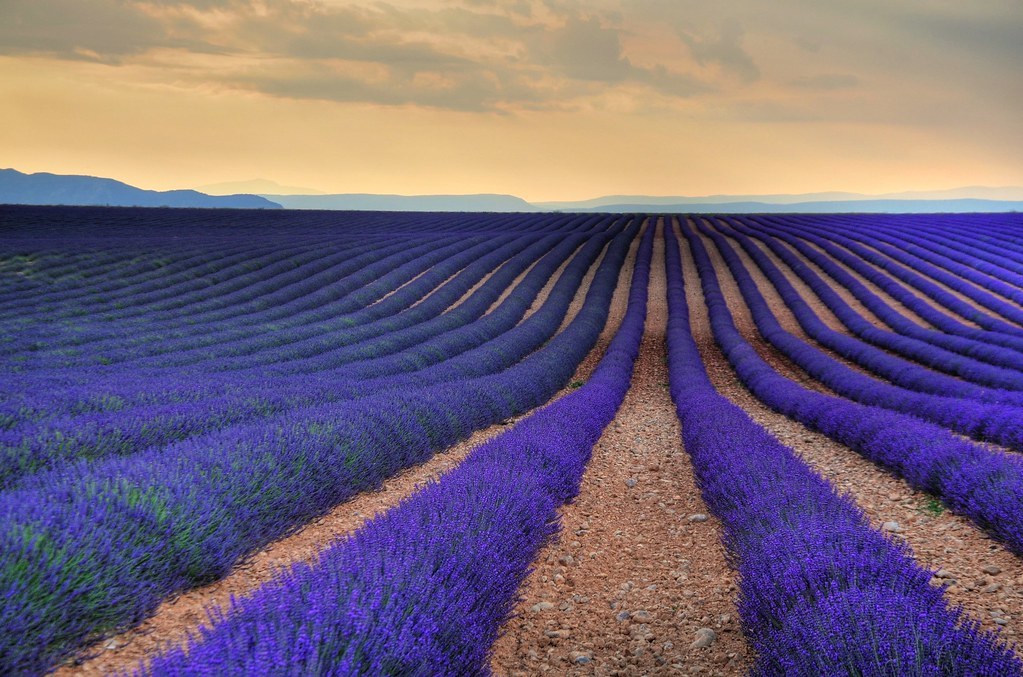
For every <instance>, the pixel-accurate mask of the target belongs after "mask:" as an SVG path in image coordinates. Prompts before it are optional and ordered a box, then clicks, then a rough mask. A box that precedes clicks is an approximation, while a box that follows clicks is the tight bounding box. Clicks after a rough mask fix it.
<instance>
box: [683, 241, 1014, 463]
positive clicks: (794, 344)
mask: <svg viewBox="0 0 1023 677" xmlns="http://www.w3.org/2000/svg"><path fill="white" fill-rule="evenodd" d="M714 235H715V236H716V237H718V238H720V236H719V235H717V234H714ZM694 237H695V236H694ZM715 244H716V245H717V247H718V249H719V251H720V252H721V254H722V256H723V257H724V259H725V263H726V265H727V266H728V268H729V270H731V272H732V275H733V277H735V280H736V283H737V284H738V286H739V290H740V292H741V293H742V296H743V298H744V299H745V301H746V304H747V306H748V307H749V309H750V312H751V314H752V315H753V321H754V323H755V324H756V325H757V329H758V331H759V332H760V334H761V336H763V337H764V339H765V340H767V341H768V343H770V344H771V345H772V346H774V347H775V348H777V349H778V350H779V351H780V352H782V353H783V354H784V355H785V356H786V357H787V358H789V359H790V360H792V362H793V363H794V364H796V365H797V366H799V368H801V369H803V370H804V371H806V372H807V373H808V374H810V375H811V376H812V377H813V378H815V379H816V380H818V381H819V382H821V383H823V384H824V385H826V386H827V387H828V388H830V389H831V390H833V391H834V392H835V393H837V394H839V395H841V396H843V397H847V398H850V399H852V400H855V401H857V402H860V403H863V404H867V405H871V406H877V407H884V408H886V409H891V410H892V411H897V412H902V413H905V414H910V415H912V416H914V417H917V418H919V419H924V420H927V421H931V422H933V423H937V424H938V425H942V426H945V427H948V428H950V429H952V430H955V431H958V432H960V433H962V434H964V435H969V436H970V437H973V438H975V439H978V440H984V441H991V442H996V443H998V444H1001V445H1003V446H1005V447H1009V448H1011V449H1016V450H1023V410H1021V409H1020V408H1019V407H1017V406H1013V405H1005V404H992V403H987V402H979V401H976V400H969V399H960V398H956V397H943V396H939V395H931V394H927V393H924V392H919V391H916V390H909V389H906V388H902V387H899V386H895V385H892V384H890V383H886V382H884V381H880V380H878V379H875V378H872V377H870V376H866V375H864V374H861V373H860V372H858V371H856V370H854V369H852V368H851V367H848V366H846V365H845V364H843V363H841V362H840V361H839V360H836V359H835V358H833V357H830V356H829V355H826V354H825V353H823V352H822V351H821V350H819V349H818V348H816V347H814V346H812V345H810V344H809V343H807V342H806V341H803V340H802V339H799V338H797V337H795V336H793V335H792V334H790V333H789V332H787V331H785V329H784V328H783V327H782V326H781V324H780V323H779V322H778V320H777V318H776V317H775V316H774V313H773V312H772V311H771V308H770V306H769V305H768V304H767V302H766V301H765V300H764V298H763V296H762V295H761V293H760V291H759V289H758V288H757V286H756V283H755V282H754V281H753V278H752V277H750V274H749V271H747V270H746V269H745V268H744V267H743V264H742V261H741V260H740V259H739V258H738V257H737V256H736V254H735V252H734V250H732V249H731V247H730V246H729V245H728V243H727V242H725V241H724V240H723V238H721V239H717V240H716V241H715ZM874 357H875V359H874V361H873V362H872V363H871V368H872V369H877V368H879V367H878V364H879V363H883V362H882V361H883V360H886V359H890V360H895V359H896V358H890V357H888V356H887V355H884V354H882V355H877V354H876V353H875V356H874ZM1010 395H1011V393H1008V394H1007V397H1008V396H1010Z"/></svg>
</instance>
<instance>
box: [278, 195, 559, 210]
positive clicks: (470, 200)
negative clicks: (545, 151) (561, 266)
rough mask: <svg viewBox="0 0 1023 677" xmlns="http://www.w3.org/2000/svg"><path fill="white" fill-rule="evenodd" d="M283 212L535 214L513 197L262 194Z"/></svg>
mask: <svg viewBox="0 0 1023 677" xmlns="http://www.w3.org/2000/svg"><path fill="white" fill-rule="evenodd" d="M263 197H265V198H267V199H268V200H273V201H274V202H277V203H279V204H281V205H282V206H284V207H285V208H286V209H353V210H366V211H392V212H537V211H550V210H541V209H540V208H538V207H534V206H533V205H531V204H529V203H528V202H526V201H525V200H523V199H522V198H520V197H515V196H514V195H489V194H484V195H377V194H372V193H343V194H338V195H263Z"/></svg>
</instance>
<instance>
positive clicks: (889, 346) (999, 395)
mask: <svg viewBox="0 0 1023 677" xmlns="http://www.w3.org/2000/svg"><path fill="white" fill-rule="evenodd" d="M704 232H708V233H709V234H710V236H711V237H712V238H713V239H714V241H715V242H719V241H720V242H724V240H723V239H721V235H720V234H718V233H717V232H712V231H706V229H704ZM726 232H727V231H726ZM727 234H728V235H729V236H730V237H731V238H732V239H733V240H735V241H737V242H738V243H739V245H740V246H741V247H742V248H743V250H744V251H745V252H746V253H747V254H748V255H749V257H750V258H751V259H752V260H753V261H754V263H755V264H756V265H757V267H758V268H760V270H761V272H763V274H764V275H765V277H766V278H767V279H768V280H769V281H770V282H771V284H772V285H773V286H774V288H775V290H776V291H777V293H778V295H779V296H780V297H781V299H782V300H783V301H784V303H785V306H786V307H787V308H788V309H789V310H791V311H792V314H793V316H794V317H795V318H796V320H797V321H798V322H799V325H800V327H802V329H803V330H804V331H805V332H806V334H807V335H808V336H810V337H811V338H812V339H814V340H815V341H817V342H818V343H819V344H821V345H823V346H825V347H826V348H829V349H831V350H833V351H834V352H836V353H838V354H839V355H841V356H842V357H844V358H846V359H848V360H850V361H851V362H854V363H855V364H858V365H860V366H861V367H864V368H865V369H868V370H869V371H871V372H873V373H875V374H877V375H878V376H880V377H882V378H884V379H887V380H888V381H890V382H891V383H894V384H895V385H898V386H901V387H903V388H908V389H910V390H917V391H920V392H924V393H931V394H935V395H941V396H943V397H962V398H969V399H974V400H977V401H979V402H993V403H996V404H1011V405H1014V406H1021V405H1023V392H1019V391H1023V373H1019V372H1015V371H1009V370H1005V369H997V368H994V367H990V366H988V365H984V364H980V363H977V362H976V361H974V360H967V359H964V358H962V357H961V356H956V355H950V354H948V353H947V352H944V351H941V350H940V349H938V348H936V347H935V346H932V345H927V344H923V343H919V342H916V341H913V340H910V339H907V338H906V337H901V336H898V335H897V334H893V333H891V332H885V331H881V330H877V329H876V328H874V327H873V325H871V324H870V323H869V322H867V321H866V320H865V319H863V317H862V316H860V315H859V314H858V313H857V312H856V311H854V310H853V309H852V308H850V307H849V305H848V304H847V303H845V301H843V300H842V298H841V297H840V296H839V295H838V294H837V293H835V291H834V290H833V289H831V288H830V287H829V286H828V285H827V284H826V283H825V282H824V281H823V280H821V279H820V278H817V279H815V280H813V281H812V284H811V289H812V290H813V291H814V292H815V293H817V294H818V297H819V298H820V299H821V300H822V301H823V302H824V305H825V307H826V308H828V309H829V310H831V311H832V312H834V313H835V315H836V317H838V318H839V319H840V320H841V321H842V322H843V323H844V324H847V325H852V326H853V327H855V328H856V329H855V330H854V333H855V334H856V336H855V337H854V336H849V335H848V334H844V333H842V332H839V331H835V330H834V329H831V328H830V327H828V326H827V325H826V324H825V323H824V322H823V321H822V320H821V319H820V317H819V316H818V315H817V313H816V312H815V311H814V310H813V309H812V308H811V306H810V304H809V303H808V302H807V300H806V299H804V298H803V296H802V295H801V294H800V293H799V292H798V291H797V290H796V288H795V287H794V286H793V285H792V283H791V282H789V280H788V278H786V277H785V275H784V273H782V272H781V269H779V268H778V266H776V265H775V264H774V262H773V261H771V260H770V258H768V256H767V255H766V254H764V252H763V251H762V250H761V249H759V248H758V247H756V246H755V245H753V243H752V242H751V241H750V240H749V238H747V237H746V236H744V235H743V234H742V233H738V232H735V231H731V232H727ZM802 272H803V273H804V274H805V273H806V271H805V270H804V271H802ZM861 334H865V335H866V336H869V337H870V339H871V341H869V342H865V341H864V340H863V337H862V336H861ZM874 343H876V344H877V345H873V344H874ZM893 353H894V354H893ZM898 353H909V355H910V356H911V358H913V359H915V360H916V361H917V362H927V363H929V364H928V366H929V367H932V366H933V367H936V368H939V369H941V370H943V371H947V372H951V373H952V374H955V376H958V377H959V378H956V377H954V376H951V375H949V374H943V373H939V372H936V371H933V370H932V369H928V368H924V367H921V366H920V365H918V364H916V363H914V362H911V361H908V360H906V359H903V358H900V357H899V356H898ZM971 380H972V381H981V382H983V386H982V385H977V384H973V383H970V382H969V381H971ZM1009 391H1016V392H1009Z"/></svg>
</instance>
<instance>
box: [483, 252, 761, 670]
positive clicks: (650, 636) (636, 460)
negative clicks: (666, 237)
mask: <svg viewBox="0 0 1023 677" xmlns="http://www.w3.org/2000/svg"><path fill="white" fill-rule="evenodd" d="M657 242H658V246H657V247H656V248H655V251H654V260H653V262H654V266H653V271H652V276H651V285H650V308H649V314H648V317H647V322H646V334H645V336H644V339H643V345H642V350H641V352H640V355H639V359H638V360H637V363H636V371H635V373H634V374H633V381H632V386H631V388H630V390H629V392H628V394H627V395H626V397H625V402H624V403H623V404H622V407H621V409H620V410H619V412H618V415H617V416H616V417H615V419H614V421H613V422H612V423H611V424H610V425H609V426H608V428H607V429H606V430H605V431H604V435H603V436H602V437H601V439H600V441H599V442H598V443H597V445H596V447H595V448H594V450H593V458H592V459H591V461H590V463H589V466H588V468H587V471H586V475H585V476H584V477H583V482H582V487H581V490H580V493H579V495H578V497H577V498H576V500H575V501H574V502H572V503H571V504H569V505H567V506H565V507H564V509H563V510H562V514H561V519H562V524H563V531H562V533H561V537H560V539H559V540H558V541H557V542H554V543H551V544H550V545H549V546H548V547H546V548H545V549H544V550H543V551H542V552H541V553H540V556H539V557H538V558H537V560H536V562H535V570H534V571H533V573H532V575H531V576H530V577H529V579H528V580H527V582H526V584H525V586H524V587H523V589H522V596H523V598H522V601H521V602H520V603H519V605H518V607H517V610H516V617H515V618H513V619H512V620H511V621H509V622H508V623H507V625H506V626H505V628H504V631H505V635H504V636H503V637H502V638H501V639H500V640H499V641H498V643H497V645H496V647H495V655H494V658H493V661H492V663H491V667H492V668H493V670H494V671H495V673H497V674H500V675H534V674H543V673H550V674H557V675H562V674H597V675H648V674H678V673H679V672H680V671H683V672H687V673H695V672H701V673H706V674H736V673H740V672H744V671H745V670H746V668H748V666H749V665H750V659H749V655H748V651H747V648H746V645H745V643H744V642H743V640H742V637H741V634H740V633H739V631H738V617H737V614H736V611H735V604H734V601H733V598H734V594H735V583H734V580H733V573H732V572H731V570H730V569H729V568H728V566H727V565H726V564H725V558H724V551H723V549H722V547H721V544H720V542H719V540H718V529H717V522H716V520H715V519H714V518H713V517H710V518H709V519H708V520H707V521H705V522H691V521H689V519H688V518H689V516H690V515H694V514H707V513H708V511H707V507H706V506H705V505H704V504H703V501H702V500H701V499H700V494H699V491H698V490H697V488H696V486H695V483H694V478H693V471H692V467H691V466H690V463H689V457H688V456H687V455H686V454H685V452H684V451H683V450H682V445H681V440H680V433H679V426H678V419H677V417H676V415H675V407H674V404H673V403H672V401H671V397H670V395H669V393H668V388H667V385H668V372H667V367H666V364H665V357H664V354H665V353H664V350H665V349H664V333H665V327H666V320H667V317H666V307H665V304H664V294H665V284H664V282H665V278H664V264H663V251H664V250H663V240H660V239H659V240H658V241H657ZM630 485H631V486H630ZM545 602H548V603H550V604H553V605H554V606H553V608H550V609H545V608H544V606H546V605H544V603H545ZM537 605H541V606H537ZM704 627H709V628H712V629H714V630H715V632H716V633H717V640H716V641H715V642H714V643H713V644H712V645H711V646H709V647H707V648H692V647H691V646H690V645H691V644H692V643H693V641H694V640H695V639H696V632H697V630H699V629H700V628H704Z"/></svg>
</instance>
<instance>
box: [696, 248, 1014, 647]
mask: <svg viewBox="0 0 1023 677" xmlns="http://www.w3.org/2000/svg"><path fill="white" fill-rule="evenodd" d="M681 252H682V261H683V271H684V275H685V280H686V290H687V298H688V300H689V303H690V312H691V313H692V322H693V331H694V332H695V333H696V337H695V338H696V342H697V345H698V346H699V348H700V353H701V356H702V357H703V362H704V364H705V365H706V367H707V372H708V374H709V375H710V377H711V381H712V382H713V383H714V386H715V387H716V388H717V389H718V391H719V392H720V393H721V394H722V395H724V396H726V397H727V398H728V399H730V400H731V401H732V402H734V403H735V404H737V405H739V406H740V407H742V408H743V409H744V410H745V411H746V412H747V413H748V414H749V415H750V416H751V417H752V418H753V420H754V421H756V422H757V423H758V424H759V425H761V426H762V427H764V428H765V429H766V430H767V431H768V432H770V433H771V434H772V435H774V436H775V437H776V438H778V439H779V440H780V441H781V442H782V443H783V444H785V445H786V446H789V447H791V448H792V449H794V450H795V451H796V453H798V454H799V455H800V457H802V459H803V460H804V461H806V462H807V464H809V465H810V467H811V468H812V469H813V470H814V471H815V472H816V473H818V474H819V475H821V476H822V477H824V478H825V479H827V480H828V481H829V482H831V484H832V486H834V487H835V488H836V489H837V490H839V491H841V492H844V493H846V494H849V495H850V496H851V497H852V498H853V499H854V500H855V501H856V503H857V504H858V505H859V506H860V507H861V508H862V509H863V510H864V512H865V513H866V514H867V516H868V517H869V519H870V523H871V525H872V526H874V527H875V528H878V529H880V528H882V526H883V525H884V524H885V523H889V522H894V523H895V524H896V525H897V526H896V529H897V531H891V532H887V533H888V535H889V537H890V538H894V539H901V540H903V541H905V542H906V543H907V545H909V546H910V548H911V549H912V551H913V555H914V557H915V558H916V560H917V561H918V562H919V563H920V565H921V566H923V567H926V568H929V569H931V570H934V571H939V570H940V575H941V577H940V578H938V577H936V578H935V579H934V581H933V582H934V584H935V585H938V584H940V583H942V582H944V583H953V585H951V586H950V587H949V588H948V589H947V591H946V593H945V594H946V598H947V599H948V600H949V601H950V602H952V603H954V604H961V605H963V607H964V608H965V609H966V611H967V612H968V613H969V615H970V616H971V617H972V618H975V619H976V620H978V621H980V622H981V624H982V626H983V627H984V628H987V629H990V630H998V629H999V628H1001V630H1000V632H1001V633H1002V636H1003V637H1004V638H1005V639H1007V640H1009V641H1015V639H1016V637H1017V636H1018V635H1017V633H1018V632H1019V630H1018V629H1017V626H1018V625H1019V623H1020V621H1021V620H1023V560H1021V559H1020V558H1018V557H1016V556H1015V555H1013V554H1012V553H1010V552H1009V551H1008V550H1006V549H1005V547H1003V546H1002V545H1001V544H999V543H998V542H997V541H994V540H991V539H990V538H989V537H988V536H987V535H986V534H985V533H984V532H982V531H981V530H980V529H978V528H977V527H976V526H974V524H973V523H972V522H970V521H969V520H967V519H966V518H963V517H959V516H957V515H954V514H952V513H950V512H948V511H947V510H943V509H942V507H941V505H940V503H937V502H936V501H934V500H933V497H932V496H931V495H930V494H927V493H925V492H920V491H916V490H914V489H913V488H912V487H910V486H909V485H908V484H906V482H905V481H903V480H901V479H899V478H898V477H896V476H895V475H893V474H891V473H889V472H887V471H885V470H884V469H882V468H880V467H879V466H877V465H874V464H873V463H871V462H870V461H868V460H867V459H865V458H863V457H862V456H860V455H859V454H857V453H856V452H855V451H853V450H851V449H849V448H848V447H846V446H844V445H842V444H839V443H837V442H834V441H833V440H831V439H829V438H827V437H825V436H824V435H821V434H818V433H815V432H813V431H811V430H810V429H808V428H806V427H805V426H803V425H802V424H800V423H798V422H796V421H793V420H791V419H789V418H787V417H786V416H783V415H782V414H778V413H777V412H774V411H773V410H771V409H770V408H768V407H767V406H765V405H764V404H763V403H761V402H760V400H758V399H757V398H756V397H754V396H753V395H752V394H751V393H750V392H749V391H748V390H746V389H745V387H743V385H742V383H741V382H740V381H739V380H738V378H737V376H736V374H735V372H734V371H733V370H732V367H731V365H729V364H728V361H727V359H726V358H725V357H724V355H723V354H722V353H721V351H720V350H719V349H718V347H717V344H716V343H715V342H714V339H713V336H712V335H711V333H710V324H709V321H708V319H707V308H706V305H705V304H704V303H703V298H702V294H700V293H699V291H698V290H699V287H698V285H699V278H698V275H697V272H696V267H695V264H694V263H693V262H692V257H691V255H690V253H689V249H688V246H687V245H686V244H685V242H684V241H683V243H682V248H681ZM718 276H719V278H720V279H721V282H722V284H721V287H722V291H723V292H724V294H725V298H726V301H727V302H728V306H729V308H730V309H731V310H732V312H733V316H734V317H735V319H736V325H737V326H738V327H739V331H740V332H741V333H742V334H743V336H744V337H745V338H746V340H747V341H750V342H751V343H753V344H754V345H756V344H757V343H758V342H760V339H759V335H758V334H757V332H756V329H755V327H753V326H752V324H751V320H749V319H748V310H746V309H745V304H744V303H743V301H742V297H741V295H740V294H739V293H738V290H737V289H736V286H735V283H734V280H733V279H732V278H731V275H730V274H729V273H728V271H726V270H725V271H723V270H721V269H718ZM772 366H773V367H774V368H775V369H776V370H778V371H779V372H780V373H781V374H782V375H783V376H786V377H788V378H793V379H794V380H798V378H797V377H798V376H799V375H800V374H801V373H802V372H799V373H793V372H794V368H792V367H789V368H786V367H785V365H783V364H780V363H774V364H772ZM1016 651H1017V653H1021V654H1023V647H1017V649H1016Z"/></svg>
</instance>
